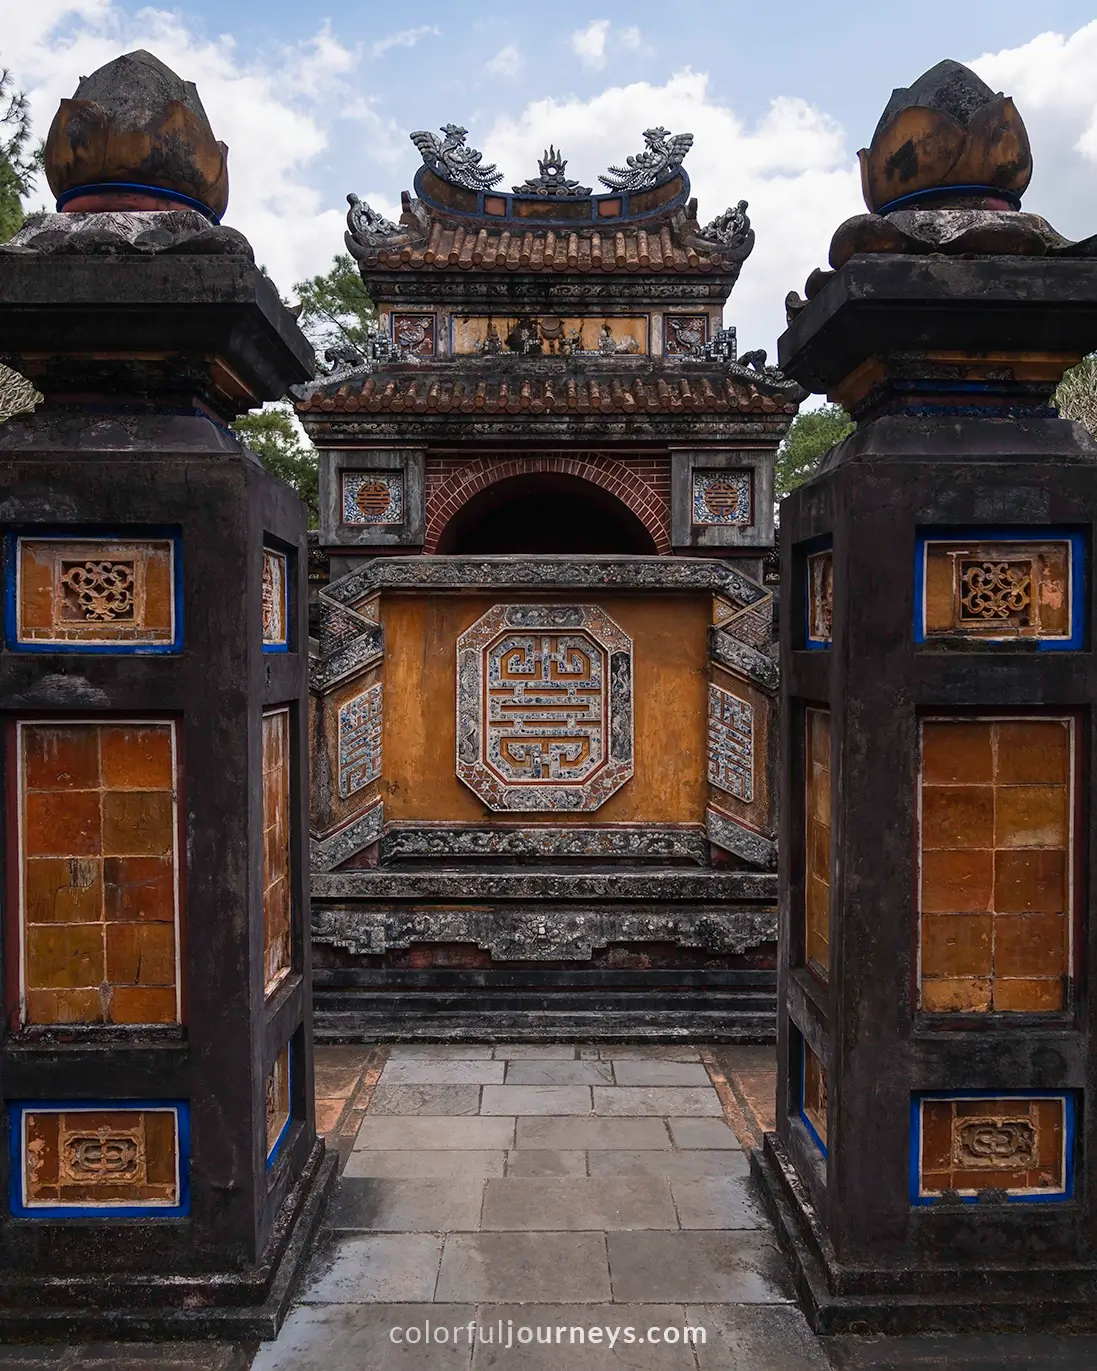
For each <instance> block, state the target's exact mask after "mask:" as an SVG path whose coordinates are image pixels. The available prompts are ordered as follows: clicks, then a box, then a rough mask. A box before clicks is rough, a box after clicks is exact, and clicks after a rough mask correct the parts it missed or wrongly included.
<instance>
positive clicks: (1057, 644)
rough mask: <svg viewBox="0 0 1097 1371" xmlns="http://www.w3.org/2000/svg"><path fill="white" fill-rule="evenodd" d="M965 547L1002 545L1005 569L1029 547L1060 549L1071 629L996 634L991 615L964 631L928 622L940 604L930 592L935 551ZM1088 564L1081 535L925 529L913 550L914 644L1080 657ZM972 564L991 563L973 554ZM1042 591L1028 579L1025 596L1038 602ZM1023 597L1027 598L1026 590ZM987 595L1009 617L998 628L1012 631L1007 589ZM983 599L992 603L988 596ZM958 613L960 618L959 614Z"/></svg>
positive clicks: (1041, 528)
mask: <svg viewBox="0 0 1097 1371" xmlns="http://www.w3.org/2000/svg"><path fill="white" fill-rule="evenodd" d="M963 543H970V544H972V545H973V547H974V546H978V547H982V548H984V549H985V547H986V545H987V544H989V543H997V544H1001V565H1002V566H1003V567H1006V566H1010V565H1012V562H1011V558H1010V552H1011V550H1012V552H1013V554H1014V557H1016V556H1017V555H1018V554H1020V556H1021V557H1022V558H1023V557H1024V551H1025V546H1026V545H1027V546H1028V547H1029V548H1030V549H1031V548H1033V547H1035V546H1038V545H1043V546H1045V547H1047V546H1048V545H1054V544H1059V545H1062V548H1063V551H1064V553H1065V558H1066V561H1067V563H1068V565H1067V568H1066V571H1065V575H1064V578H1063V580H1064V584H1065V587H1066V599H1067V605H1066V610H1067V623H1066V624H1064V625H1060V626H1058V627H1057V629H1056V630H1054V631H1047V632H1041V631H1040V629H1039V626H1038V625H1037V626H1035V627H1032V626H1030V628H1026V629H1024V630H1022V629H1020V628H1018V627H1016V626H1012V627H1004V628H1003V631H1002V632H1000V633H995V631H994V628H995V626H996V624H995V622H994V618H995V616H993V615H991V616H990V617H989V618H988V619H987V620H985V621H984V622H982V623H978V622H976V621H975V619H974V618H973V619H972V620H971V621H970V622H969V623H968V624H967V625H966V626H965V625H963V624H953V625H952V626H949V627H942V626H940V625H935V624H934V623H931V622H929V618H930V615H931V614H936V613H938V611H937V610H936V609H935V608H934V606H935V603H936V602H937V600H938V599H939V598H940V597H939V596H938V597H935V596H934V594H933V591H932V588H931V586H930V579H931V576H932V574H933V573H932V569H931V566H932V563H933V560H934V557H933V554H934V551H935V549H937V550H939V551H943V550H944V549H945V548H947V546H948V545H949V544H953V545H957V544H963ZM1085 559H1086V538H1085V534H1084V533H1082V532H1080V531H1078V530H1077V529H1071V528H1056V527H1053V526H1049V525H1046V524H1045V525H1036V526H1030V525H1025V526H1018V527H1002V526H995V527H988V528H980V527H978V526H971V525H967V526H962V527H961V526H957V527H945V528H930V529H921V530H919V532H918V536H917V538H916V541H915V547H914V641H915V642H916V643H926V642H932V641H935V640H952V641H954V642H955V641H961V642H962V641H969V642H979V641H981V642H984V643H993V644H994V645H995V646H997V647H998V648H999V650H1001V651H1008V650H1009V647H1010V646H1012V645H1014V644H1024V645H1028V644H1030V643H1031V644H1034V645H1035V647H1036V649H1037V650H1038V651H1041V652H1077V651H1079V650H1080V649H1081V648H1082V646H1083V643H1084V637H1085V608H1084V603H1085V602H1084V596H1085V575H1086V573H1085V567H1086V560H1085ZM971 561H972V563H975V562H979V561H982V562H986V561H987V558H986V556H985V555H984V554H979V553H973V555H972V558H971ZM960 569H961V564H960V563H957V566H956V573H958V572H959V571H960ZM954 574H955V573H954ZM1015 574H1018V573H1015ZM1042 588H1043V582H1041V583H1040V586H1039V587H1038V588H1037V587H1033V585H1032V580H1031V577H1030V579H1029V590H1028V592H1027V593H1028V594H1029V595H1031V594H1032V592H1033V591H1034V590H1037V598H1039V595H1038V590H1039V589H1042ZM1021 593H1022V594H1024V593H1026V592H1024V590H1023V589H1022V591H1021ZM956 594H957V595H959V594H960V589H959V588H957V590H956ZM988 594H989V596H991V597H993V596H994V595H997V597H998V599H999V600H1000V601H1001V608H1002V610H1003V611H1006V612H1005V613H1003V614H1002V615H1001V618H1000V620H999V623H1001V624H1002V625H1003V626H1008V625H1010V621H1011V617H1012V616H1010V615H1009V614H1008V610H1009V605H1008V599H1009V589H1008V587H1007V586H1005V584H1004V583H1003V584H1002V585H1000V586H998V587H996V588H995V587H991V588H990V590H989V592H988ZM983 598H984V600H985V601H987V602H988V603H989V599H988V595H987V594H985V595H984V597H983ZM1036 612H1037V613H1038V614H1039V613H1040V609H1039V608H1037V611H1036ZM957 613H958V614H959V611H957ZM988 613H989V611H988ZM1014 625H1015V620H1014Z"/></svg>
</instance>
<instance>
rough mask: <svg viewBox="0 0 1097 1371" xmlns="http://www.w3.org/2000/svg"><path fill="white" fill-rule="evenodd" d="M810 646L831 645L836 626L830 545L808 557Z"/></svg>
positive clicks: (832, 562) (808, 639) (832, 555)
mask: <svg viewBox="0 0 1097 1371" xmlns="http://www.w3.org/2000/svg"><path fill="white" fill-rule="evenodd" d="M807 574H808V585H807V591H808V593H807V612H808V629H807V645H808V647H830V642H831V634H832V632H833V628H834V553H833V552H832V551H831V549H830V548H829V547H828V548H826V549H825V550H824V551H823V552H815V553H812V555H811V556H810V557H809V558H808V559H807Z"/></svg>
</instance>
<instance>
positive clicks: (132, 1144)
mask: <svg viewBox="0 0 1097 1371" xmlns="http://www.w3.org/2000/svg"><path fill="white" fill-rule="evenodd" d="M185 1120H186V1110H185V1106H183V1105H176V1104H141V1105H140V1106H135V1105H127V1106H113V1105H109V1104H105V1105H94V1106H91V1107H88V1106H81V1105H78V1104H61V1105H53V1104H50V1105H39V1104H37V1103H35V1104H29V1103H28V1104H16V1105H13V1106H12V1107H11V1141H12V1163H13V1164H12V1186H11V1190H12V1194H11V1200H12V1211H13V1212H14V1213H16V1214H22V1215H27V1216H35V1217H39V1216H40V1217H46V1216H47V1215H48V1216H50V1217H54V1216H58V1217H63V1216H65V1215H66V1214H71V1215H79V1214H89V1213H91V1214H99V1215H102V1214H112V1213H117V1214H132V1213H145V1212H153V1213H158V1214H163V1213H165V1212H168V1213H173V1214H182V1213H185V1212H186V1207H187V1196H186V1177H185Z"/></svg>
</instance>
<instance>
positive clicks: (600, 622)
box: [457, 605, 633, 811]
mask: <svg viewBox="0 0 1097 1371" xmlns="http://www.w3.org/2000/svg"><path fill="white" fill-rule="evenodd" d="M632 757H633V754H632V640H631V638H629V637H628V635H627V634H626V633H624V632H623V631H622V630H621V628H620V627H618V625H617V624H616V623H614V621H613V620H612V619H610V618H609V617H608V615H606V614H604V613H603V612H602V611H601V610H600V609H598V608H597V607H596V606H592V605H495V606H494V607H493V608H492V609H490V610H488V612H487V613H486V614H485V615H483V616H482V618H480V619H479V620H477V622H476V623H475V624H473V626H472V627H471V628H470V629H468V630H467V631H466V632H465V633H463V634H462V635H461V637H460V638H459V639H458V642H457V774H458V776H459V777H460V779H461V780H462V781H464V783H465V784H466V785H467V786H469V787H470V789H472V790H473V791H475V792H476V794H477V795H479V796H480V798H481V799H482V800H483V801H484V802H485V803H486V804H487V805H488V807H489V808H490V809H494V810H529V811H535V810H555V811H561V810H592V809H597V808H598V806H599V805H601V804H602V803H604V801H605V800H607V799H608V798H609V796H610V795H612V794H613V793H614V791H616V790H619V789H620V787H621V786H622V785H624V784H625V782H626V781H627V780H628V779H629V777H630V776H631V775H632Z"/></svg>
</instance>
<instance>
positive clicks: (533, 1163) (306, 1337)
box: [254, 1045, 827, 1371]
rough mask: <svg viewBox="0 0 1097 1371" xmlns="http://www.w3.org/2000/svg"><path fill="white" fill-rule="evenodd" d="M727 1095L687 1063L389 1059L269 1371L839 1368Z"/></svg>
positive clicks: (260, 1364) (512, 1052)
mask: <svg viewBox="0 0 1097 1371" xmlns="http://www.w3.org/2000/svg"><path fill="white" fill-rule="evenodd" d="M713 1075H714V1076H715V1077H716V1080H717V1082H718V1083H719V1082H723V1084H724V1086H726V1084H727V1082H726V1077H725V1076H724V1075H723V1073H722V1072H720V1070H719V1069H718V1068H715V1067H714V1068H713ZM721 1093H722V1092H721ZM721 1093H718V1090H717V1087H716V1085H714V1082H713V1076H710V1073H709V1069H707V1067H706V1064H705V1063H704V1062H703V1061H702V1059H701V1054H700V1052H699V1051H698V1049H696V1048H692V1047H619V1048H610V1047H601V1048H598V1047H575V1046H546V1047H540V1046H515V1047H503V1046H496V1047H495V1048H494V1049H493V1048H492V1047H490V1046H446V1047H434V1046H426V1045H423V1046H418V1045H417V1046H407V1047H394V1048H392V1049H391V1051H390V1053H389V1057H388V1062H387V1064H386V1065H385V1067H384V1069H383V1071H382V1072H381V1074H380V1078H379V1080H378V1081H377V1083H376V1085H374V1086H372V1093H371V1097H370V1099H369V1104H368V1109H366V1111H365V1113H364V1115H363V1116H362V1122H361V1125H360V1127H359V1129H358V1132H357V1137H356V1138H355V1140H354V1145H353V1148H352V1149H351V1152H350V1156H349V1159H348V1161H347V1164H346V1168H345V1171H344V1173H343V1177H342V1179H341V1180H340V1182H339V1189H338V1192H337V1195H336V1198H335V1201H334V1204H333V1207H332V1210H331V1212H330V1215H329V1227H330V1231H329V1232H328V1233H327V1234H326V1235H325V1236H324V1238H323V1239H322V1242H321V1245H320V1248H319V1250H318V1252H317V1254H316V1256H315V1258H314V1261H313V1264H312V1267H311V1269H310V1271H309V1273H308V1275H307V1277H306V1280H305V1284H304V1288H303V1290H302V1292H301V1295H300V1298H299V1302H298V1305H297V1307H296V1308H295V1309H294V1310H293V1312H292V1313H291V1314H290V1317H289V1319H288V1320H287V1322H286V1325H285V1328H284V1329H283V1332H282V1334H281V1336H280V1337H279V1339H278V1340H277V1342H275V1343H273V1344H268V1345H266V1346H264V1347H262V1348H261V1349H260V1351H259V1354H258V1356H257V1358H256V1360H255V1363H254V1371H321V1369H322V1371H352V1369H353V1371H390V1368H391V1371H395V1369H396V1368H405V1369H406V1371H435V1368H437V1371H450V1368H453V1369H454V1371H456V1369H457V1368H471V1371H489V1368H504V1367H505V1368H507V1371H541V1368H544V1369H545V1371H549V1369H550V1368H551V1371H570V1368H573V1367H574V1368H580V1367H582V1368H589V1371H602V1369H603V1368H609V1367H614V1368H617V1367H629V1368H637V1371H640V1369H641V1368H643V1369H644V1371H646V1368H652V1371H662V1368H667V1371H671V1369H672V1368H675V1369H676V1368H691V1371H697V1368H700V1371H732V1368H734V1371H748V1368H749V1369H750V1371H762V1368H765V1371H825V1368H826V1367H827V1360H826V1358H825V1357H824V1356H823V1354H822V1353H821V1352H820V1350H819V1348H818V1345H817V1344H816V1342H815V1340H814V1339H813V1338H812V1337H811V1335H810V1333H809V1331H808V1329H807V1326H806V1324H805V1323H804V1321H803V1319H802V1317H801V1315H800V1314H799V1312H798V1311H797V1309H796V1308H795V1306H794V1305H793V1304H792V1302H791V1301H792V1290H791V1287H790V1284H789V1280H788V1277H787V1274H786V1272H785V1267H784V1263H783V1262H782V1260H781V1257H780V1255H779V1253H778V1251H777V1248H776V1245H775V1242H774V1240H773V1237H772V1234H771V1233H770V1231H769V1228H768V1225H767V1224H766V1221H765V1219H764V1217H763V1215H762V1213H761V1210H760V1208H759V1206H758V1203H757V1201H756V1198H755V1195H754V1192H753V1189H752V1185H751V1182H750V1181H749V1179H748V1166H747V1157H746V1154H745V1152H744V1151H743V1149H742V1147H741V1145H740V1142H739V1140H738V1138H737V1137H736V1134H735V1132H733V1131H732V1129H731V1128H730V1127H729V1126H728V1123H727V1122H726V1121H725V1108H724V1104H723V1103H722V1100H721ZM428 1321H429V1325H430V1333H429V1335H428V1334H427V1324H428ZM470 1323H471V1324H473V1325H474V1336H473V1337H472V1338H471V1339H470V1336H469V1331H468V1325H469V1324H470ZM687 1327H689V1328H703V1329H704V1342H703V1343H702V1342H701V1341H700V1335H696V1336H695V1339H694V1341H692V1342H691V1341H689V1335H687V1334H686V1333H685V1331H684V1330H685V1329H686V1328H687ZM573 1329H574V1330H575V1331H574V1332H573V1331H572V1330H573ZM393 1330H397V1331H395V1332H394V1331H393ZM481 1330H482V1340H481ZM526 1330H529V1333H527V1332H526ZM580 1335H582V1338H583V1342H582V1343H581V1344H580V1343H579V1342H578V1339H579V1337H580ZM428 1336H429V1339H430V1340H429V1342H428V1341H427V1337H428ZM527 1336H531V1337H532V1339H533V1341H532V1342H531V1343H529V1344H524V1343H522V1341H521V1339H523V1338H525V1337H527ZM488 1337H491V1338H492V1341H490V1342H489V1341H487V1338H488ZM394 1338H395V1339H396V1341H394ZM415 1338H418V1339H419V1340H418V1341H417V1342H415V1341H413V1339H415ZM443 1338H444V1341H440V1339H443ZM538 1339H540V1341H538ZM546 1339H548V1340H549V1341H548V1342H546V1341H545V1340H546ZM611 1339H612V1341H613V1345H612V1346H611V1345H610V1340H611ZM629 1339H634V1341H630V1340H629ZM656 1339H657V1341H656ZM508 1341H510V1342H511V1344H512V1345H511V1346H510V1347H509V1348H508V1347H507V1346H506V1343H507V1342H508Z"/></svg>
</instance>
